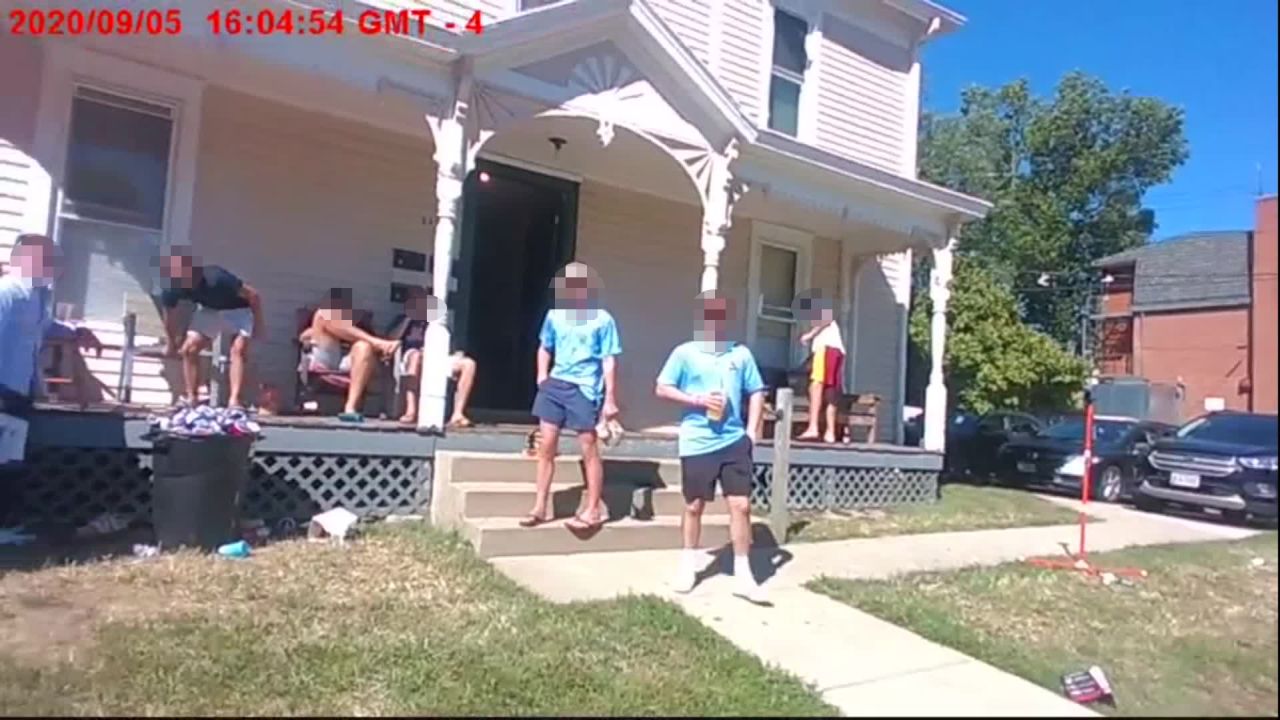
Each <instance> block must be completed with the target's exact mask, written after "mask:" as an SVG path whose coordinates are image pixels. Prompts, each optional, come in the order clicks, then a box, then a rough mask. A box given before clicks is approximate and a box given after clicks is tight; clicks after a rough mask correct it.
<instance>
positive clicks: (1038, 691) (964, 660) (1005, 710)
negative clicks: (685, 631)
mask: <svg viewBox="0 0 1280 720" xmlns="http://www.w3.org/2000/svg"><path fill="white" fill-rule="evenodd" d="M1050 499H1052V500H1054V501H1055V502H1060V503H1062V504H1065V505H1068V506H1072V507H1075V506H1077V504H1076V503H1074V502H1073V501H1070V500H1064V499H1060V498H1050ZM1088 510H1089V513H1090V514H1091V515H1093V516H1094V517H1097V518H1099V519H1102V520H1104V522H1096V523H1091V524H1090V525H1089V528H1088V545H1087V546H1088V548H1089V549H1090V551H1098V552H1101V551H1105V550H1113V549H1119V548H1122V547H1128V546H1132V545H1155V544H1166V543H1176V542H1201V541H1207V540H1230V539H1239V538H1243V537H1247V536H1249V535H1251V534H1253V533H1252V531H1250V530H1247V529H1243V528H1233V527H1227V526H1222V525H1216V524H1212V523H1207V522H1200V521H1195V520H1187V519H1181V518H1173V517H1167V516H1162V515H1152V514H1146V513H1140V512H1137V511H1134V510H1130V509H1128V508H1124V507H1117V506H1111V505H1104V504H1100V503H1094V504H1090V505H1089V508H1088ZM1078 539H1079V529H1078V527H1077V526H1074V525H1067V526H1053V527H1039V528H1018V529H1012V530H981V531H975V532H957V533H938V534H932V535H904V536H896V537H886V538H871V539H864V540H842V541H836V542H827V543H814V544H793V545H788V546H787V547H786V548H785V549H782V550H771V551H761V552H759V553H757V554H756V556H755V557H753V558H752V565H753V566H754V570H755V572H756V576H757V577H759V578H767V580H766V581H765V584H766V586H767V587H768V588H769V590H770V594H771V600H772V601H773V603H774V607H772V608H758V607H755V606H752V605H750V604H749V603H746V602H744V601H742V600H740V599H738V598H735V597H733V596H732V595H731V594H730V585H729V582H730V579H729V578H728V577H727V576H726V575H724V574H723V573H722V572H717V571H718V570H719V569H720V568H725V567H727V566H728V558H727V557H726V556H725V554H724V553H720V555H719V557H718V558H717V557H713V556H712V554H711V553H708V563H709V567H708V570H707V571H706V572H705V573H704V575H707V576H708V577H706V579H705V580H704V581H703V582H701V583H700V584H699V585H698V587H697V588H696V589H695V590H694V591H693V592H692V593H690V594H689V595H687V596H680V595H676V594H674V593H672V592H671V591H670V590H669V589H668V588H667V586H666V580H667V578H668V577H670V575H671V572H672V570H673V568H675V565H676V559H677V557H678V555H677V551H646V552H634V553H592V554H580V555H573V556H567V557H566V556H560V557H545V556H544V557H515V558H501V559H497V560H495V561H494V565H495V566H496V567H498V568H499V569H500V570H501V571H503V572H504V573H506V574H507V575H508V576H510V577H512V578H513V579H515V580H516V581H517V582H519V583H520V584H522V585H524V586H525V587H528V588H529V589H531V590H533V591H534V592H537V593H539V594H540V595H543V596H544V597H547V598H549V599H551V600H554V601H557V602H571V601H579V600H594V599H607V598H611V597H616V596H618V595H624V594H653V595H658V596H661V597H665V598H670V599H671V600H672V601H674V602H675V603H677V604H678V605H680V606H681V607H682V608H683V609H685V611H686V612H688V613H690V614H691V615H693V616H694V617H697V618H698V619H699V620H701V621H702V622H703V623H704V624H706V625H707V626H708V627H711V628H712V629H714V630H716V631H717V632H719V633H720V634H721V635H723V636H724V637H726V638H727V639H728V640H730V641H731V642H733V643H734V644H735V645H737V646H738V647H740V648H742V649H744V650H746V651H748V652H751V653H753V654H755V655H756V656H758V657H760V658H761V659H762V660H764V661H765V662H767V663H770V664H773V665H776V666H778V667H781V668H783V669H785V670H787V671H789V672H791V673H793V674H795V675H796V676H798V677H800V678H802V679H803V680H805V681H807V682H809V683H812V684H813V685H814V686H815V687H816V688H817V689H818V690H819V691H820V692H821V693H822V695H823V697H824V698H825V699H826V700H827V701H828V702H830V703H831V704H833V705H835V706H836V707H838V708H839V709H840V710H841V712H843V713H844V714H846V715H896V716H904V715H950V716H955V715H964V716H978V715H985V716H993V715H994V716H1014V715H1021V716H1062V715H1074V716H1087V715H1091V714H1093V713H1091V712H1090V711H1089V710H1087V709H1086V708H1083V707H1081V706H1079V705H1076V704H1075V703H1072V702H1070V701H1068V700H1066V699H1065V698H1062V697H1061V696H1059V695H1057V694H1055V693H1052V692H1049V691H1047V690H1045V689H1043V688H1041V687H1039V686H1037V685H1034V684H1032V683H1030V682H1028V681H1026V680H1023V679H1021V678H1018V677H1015V676H1013V675H1010V674H1008V673H1005V672H1003V671H1001V670H998V669H996V668H994V667H991V666H989V665H986V664H985V663H982V662H980V661H978V660H975V659H973V658H970V657H968V656H966V655H963V654H961V653H958V652H956V651H954V650H950V649H948V648H945V647H942V646H940V645H937V644H936V643H933V642H930V641H928V640H925V639H924V638H922V637H919V636H917V635H915V634H913V633H911V632H909V631H907V630H904V629H902V628H899V627H897V626H895V625H891V624H889V623H886V622H884V621H881V620H879V619H877V618H874V617H872V616H870V615H868V614H866V613H863V612H860V611H858V610H855V609H854V608H851V607H849V606H847V605H844V604H843V603H839V602H836V601H834V600H831V599H829V598H826V597H824V596H821V595H818V594H816V593H812V592H809V591H808V590H805V589H804V588H803V585H804V584H805V583H807V582H808V581H810V580H812V579H814V578H817V577H820V576H823V575H826V576H831V577H841V578H849V579H872V578H883V577H887V576H890V575H893V574H898V573H902V572H915V571H924V570H947V569H955V568H960V567H966V566H973V565H995V564H1000V563H1004V562H1010V561H1015V560H1020V559H1023V558H1026V557H1032V556H1037V555H1060V554H1062V552H1063V547H1062V545H1063V544H1064V543H1065V544H1066V545H1067V546H1068V547H1070V548H1072V549H1073V550H1074V549H1075V547H1076V544H1077V542H1078Z"/></svg>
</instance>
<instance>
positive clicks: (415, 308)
mask: <svg viewBox="0 0 1280 720" xmlns="http://www.w3.org/2000/svg"><path fill="white" fill-rule="evenodd" d="M430 299H431V296H430V295H428V294H427V293H425V292H411V293H409V295H408V296H407V297H405V299H404V314H405V315H408V316H409V317H410V318H412V319H414V320H427V319H429V318H428V315H429V312H430V309H431V303H430V302H429V301H430Z"/></svg>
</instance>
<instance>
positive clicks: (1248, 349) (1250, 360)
mask: <svg viewBox="0 0 1280 720" xmlns="http://www.w3.org/2000/svg"><path fill="white" fill-rule="evenodd" d="M1255 242H1256V239H1255V236H1254V233H1253V231H1252V230H1250V231H1249V235H1248V242H1247V243H1246V244H1245V246H1246V248H1247V252H1248V256H1247V257H1246V258H1245V264H1246V267H1248V269H1249V270H1248V274H1249V311H1248V312H1247V313H1246V314H1245V318H1246V320H1245V332H1246V333H1248V335H1246V336H1245V341H1244V347H1245V358H1246V360H1245V362H1246V363H1247V364H1246V367H1247V372H1248V374H1247V375H1246V376H1245V377H1246V379H1247V380H1248V382H1249V397H1248V405H1247V406H1246V407H1248V409H1249V412H1253V396H1254V387H1255V385H1254V378H1255V376H1256V375H1255V367H1254V360H1255V358H1254V354H1253V338H1254V323H1255V322H1256V321H1255V319H1254V313H1255V309H1254V302H1255V301H1256V298H1254V296H1253V295H1254V292H1253V272H1254V268H1253V253H1254V244H1255Z"/></svg>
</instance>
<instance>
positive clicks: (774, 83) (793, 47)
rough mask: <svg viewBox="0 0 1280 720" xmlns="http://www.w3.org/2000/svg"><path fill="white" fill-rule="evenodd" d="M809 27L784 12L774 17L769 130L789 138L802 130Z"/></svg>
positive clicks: (777, 11) (776, 12)
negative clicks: (801, 94)
mask: <svg viewBox="0 0 1280 720" xmlns="http://www.w3.org/2000/svg"><path fill="white" fill-rule="evenodd" d="M808 34H809V25H808V24H807V23H806V22H805V21H804V20H802V19H800V18H798V17H796V16H795V15H791V14H789V13H785V12H783V11H781V10H776V11H774V14H773V69H772V71H771V77H770V80H769V127H770V128H771V129H773V130H777V131H778V132H783V133H786V134H788V135H792V136H794V135H796V134H797V133H798V132H799V129H800V87H801V86H802V85H803V84H804V71H805V69H806V68H808V66H809V57H808V55H807V53H806V52H805V47H804V43H805V37H806V36H807V35H808Z"/></svg>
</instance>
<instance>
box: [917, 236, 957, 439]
mask: <svg viewBox="0 0 1280 720" xmlns="http://www.w3.org/2000/svg"><path fill="white" fill-rule="evenodd" d="M950 235H951V236H950V237H949V238H948V240H947V242H946V243H945V244H944V245H943V246H942V247H940V248H935V249H934V250H933V270H932V272H931V273H930V274H929V300H930V302H931V303H932V305H933V313H932V316H931V318H930V324H929V356H930V361H931V364H930V368H929V386H928V388H926V389H925V394H924V448H925V449H926V450H933V451H935V452H943V451H944V450H946V446H947V384H946V378H945V376H944V375H943V366H944V362H945V358H946V349H947V303H948V302H949V301H950V300H951V274H952V251H953V250H954V249H955V244H956V241H955V232H954V230H953V231H952V232H951V234H950Z"/></svg>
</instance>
